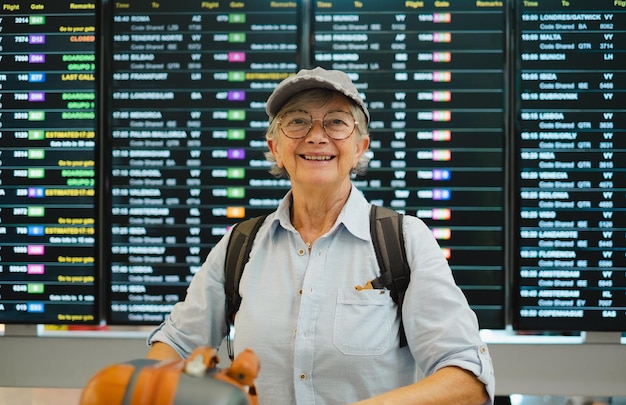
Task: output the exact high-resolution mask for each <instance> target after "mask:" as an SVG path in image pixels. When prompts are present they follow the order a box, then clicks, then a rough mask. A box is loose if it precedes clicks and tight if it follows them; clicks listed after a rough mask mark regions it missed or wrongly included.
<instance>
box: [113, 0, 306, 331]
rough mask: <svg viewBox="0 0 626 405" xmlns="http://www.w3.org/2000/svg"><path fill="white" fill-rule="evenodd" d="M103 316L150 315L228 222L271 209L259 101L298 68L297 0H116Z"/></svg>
mask: <svg viewBox="0 0 626 405" xmlns="http://www.w3.org/2000/svg"><path fill="white" fill-rule="evenodd" d="M111 24H112V50H111V53H110V54H111V56H112V61H111V66H112V69H111V72H110V76H109V78H108V81H109V82H110V83H111V88H112V95H111V116H110V117H111V134H112V139H111V142H110V144H111V151H110V153H111V158H112V167H111V174H112V176H111V192H112V196H111V198H112V205H111V211H110V212H111V232H112V243H111V264H110V272H111V279H110V286H109V287H110V290H109V296H110V299H111V304H110V316H109V319H110V322H111V323H155V322H160V321H162V320H163V319H164V317H165V316H166V315H167V314H168V313H169V312H170V311H171V308H172V306H173V305H174V304H175V303H176V302H177V301H179V300H181V299H183V298H184V297H185V293H186V289H187V285H188V283H189V281H190V280H191V277H192V276H193V274H194V273H195V272H196V271H197V270H198V269H199V268H200V266H201V263H202V261H204V259H205V257H206V254H207V253H208V252H209V249H210V248H211V247H212V246H213V245H214V244H215V243H216V242H217V241H218V240H219V238H221V236H222V235H224V234H225V233H226V230H227V229H228V227H229V226H231V225H232V224H234V223H235V222H238V221H240V220H242V219H243V218H247V217H251V216H255V215H259V214H261V213H265V212H268V211H270V210H273V209H274V208H275V207H276V206H277V205H278V202H279V200H280V199H281V198H282V196H283V195H284V194H285V192H286V191H287V189H288V187H289V182H288V181H287V180H276V179H273V178H272V177H271V175H269V173H268V169H269V166H268V165H267V163H266V162H265V158H264V156H263V152H264V151H265V150H266V146H265V138H264V134H265V130H266V128H267V116H266V114H265V101H266V99H267V97H268V96H269V94H270V93H271V91H272V90H273V88H274V87H275V86H276V84H278V82H280V81H281V80H282V79H284V78H286V77H287V76H289V75H291V74H293V73H295V72H296V71H297V70H298V64H297V61H298V51H299V46H298V38H299V36H298V24H299V19H298V6H297V4H296V3H295V2H281V1H260V0H246V1H237V2H213V1H206V2H205V1H202V2H152V1H132V2H114V3H113V4H112V10H111Z"/></svg>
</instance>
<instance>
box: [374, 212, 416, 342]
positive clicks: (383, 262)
mask: <svg viewBox="0 0 626 405" xmlns="http://www.w3.org/2000/svg"><path fill="white" fill-rule="evenodd" d="M402 218H403V216H402V214H400V213H398V212H397V211H394V210H392V209H389V208H384V207H379V206H376V205H372V208H371V210H370V233H371V236H372V243H373V244H374V251H375V252H376V260H378V266H379V267H380V271H381V274H380V276H379V277H378V278H376V279H375V280H372V286H373V287H374V288H387V289H389V290H390V294H391V298H392V299H393V300H394V302H395V303H396V304H397V305H398V315H399V316H400V347H404V346H406V344H407V341H406V334H405V333H404V324H403V322H402V302H403V301H404V293H405V292H406V289H407V287H408V285H409V280H410V277H411V268H410V267H409V264H408V262H407V259H406V251H405V249H404V232H403V229H402Z"/></svg>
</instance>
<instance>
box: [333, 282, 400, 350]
mask: <svg viewBox="0 0 626 405" xmlns="http://www.w3.org/2000/svg"><path fill="white" fill-rule="evenodd" d="M395 317H396V310H395V308H394V304H393V300H392V298H391V296H390V295H389V291H388V290H369V289H368V290H360V291H358V290H339V291H338V294H337V308H336V313H335V325H334V332H333V341H334V343H335V346H336V347H337V349H339V351H341V352H342V353H343V354H347V355H370V356H371V355H378V354H382V353H384V352H385V351H386V350H388V348H389V346H390V345H391V343H392V336H391V328H392V325H393V323H394V320H395Z"/></svg>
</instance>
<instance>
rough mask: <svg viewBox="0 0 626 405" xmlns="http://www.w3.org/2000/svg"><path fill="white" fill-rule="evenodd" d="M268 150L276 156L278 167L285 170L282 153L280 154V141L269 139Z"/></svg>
mask: <svg viewBox="0 0 626 405" xmlns="http://www.w3.org/2000/svg"><path fill="white" fill-rule="evenodd" d="M267 148H268V149H269V150H270V152H271V153H272V155H273V156H274V159H275V160H276V166H278V167H280V168H283V162H282V159H281V158H280V153H279V152H278V141H277V140H275V139H268V140H267Z"/></svg>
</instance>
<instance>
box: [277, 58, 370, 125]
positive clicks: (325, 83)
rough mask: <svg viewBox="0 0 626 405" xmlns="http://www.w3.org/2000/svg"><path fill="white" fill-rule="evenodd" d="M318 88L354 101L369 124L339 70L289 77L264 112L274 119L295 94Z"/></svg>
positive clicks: (318, 70)
mask: <svg viewBox="0 0 626 405" xmlns="http://www.w3.org/2000/svg"><path fill="white" fill-rule="evenodd" d="M320 88H322V89H330V90H335V91H338V92H340V93H342V94H344V95H345V96H347V97H349V98H351V99H352V100H354V101H355V102H356V103H357V104H358V105H359V107H361V109H362V110H363V112H364V113H365V118H366V119H367V122H368V123H369V121H370V113H369V111H368V110H367V107H366V106H365V102H364V101H363V99H362V98H361V96H360V95H359V91H358V90H357V89H356V87H354V84H353V83H352V80H350V77H348V75H347V74H345V73H344V72H342V71H340V70H326V69H323V68H321V67H316V68H315V69H310V70H308V69H302V70H300V71H299V72H298V73H297V74H296V75H294V76H289V77H288V78H286V79H285V80H283V81H282V82H280V83H279V84H278V86H276V88H275V89H274V91H273V92H272V94H271V95H270V96H269V98H268V99H267V104H266V105H265V111H266V112H267V115H269V117H270V118H274V117H275V116H276V114H277V113H278V111H279V110H280V109H281V107H282V106H283V105H284V104H285V103H286V102H287V100H289V99H290V98H291V97H292V96H294V95H295V94H296V93H299V92H301V91H303V90H308V89H320Z"/></svg>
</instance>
